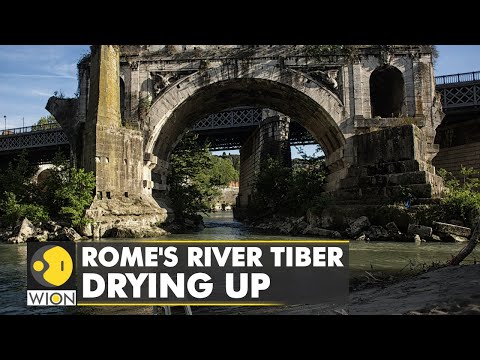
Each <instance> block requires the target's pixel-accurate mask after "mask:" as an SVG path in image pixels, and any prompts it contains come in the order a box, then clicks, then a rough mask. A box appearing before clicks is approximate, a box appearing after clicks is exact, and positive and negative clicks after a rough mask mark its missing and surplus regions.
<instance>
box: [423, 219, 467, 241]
mask: <svg viewBox="0 0 480 360" xmlns="http://www.w3.org/2000/svg"><path fill="white" fill-rule="evenodd" d="M432 225H433V228H434V229H435V231H436V232H439V233H443V234H451V235H458V236H463V237H466V238H468V237H469V236H470V235H471V234H472V229H470V228H467V227H464V226H458V225H452V224H447V223H442V222H438V221H434V222H433V223H432Z"/></svg>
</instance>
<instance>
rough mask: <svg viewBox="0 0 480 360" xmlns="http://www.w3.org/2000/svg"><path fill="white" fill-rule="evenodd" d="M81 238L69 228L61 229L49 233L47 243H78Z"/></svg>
mask: <svg viewBox="0 0 480 360" xmlns="http://www.w3.org/2000/svg"><path fill="white" fill-rule="evenodd" d="M81 238H82V237H81V236H80V235H79V234H78V233H77V232H76V231H75V230H74V229H73V228H70V227H63V228H61V229H60V230H58V231H56V232H54V233H49V235H48V241H78V240H80V239H81Z"/></svg>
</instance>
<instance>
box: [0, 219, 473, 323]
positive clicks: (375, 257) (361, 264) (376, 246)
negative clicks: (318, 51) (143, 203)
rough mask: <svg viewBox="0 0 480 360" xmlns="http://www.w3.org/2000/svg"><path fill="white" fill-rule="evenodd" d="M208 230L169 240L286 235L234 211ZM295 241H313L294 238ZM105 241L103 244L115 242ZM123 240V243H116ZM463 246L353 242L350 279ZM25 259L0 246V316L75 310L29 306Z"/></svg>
mask: <svg viewBox="0 0 480 360" xmlns="http://www.w3.org/2000/svg"><path fill="white" fill-rule="evenodd" d="M204 222H205V229H204V230H203V231H201V232H199V233H196V234H176V235H169V236H167V237H166V238H167V239H176V240H178V239H197V240H201V239H203V240H211V239H217V240H220V239H222V240H223V239H225V240H238V239H251V240H268V239H285V236H275V235H265V234H261V233H258V232H254V231H252V230H250V229H248V228H247V227H246V226H244V225H243V224H242V223H240V222H238V221H235V220H234V219H233V216H232V213H231V212H219V213H214V214H210V216H208V217H204ZM295 239H311V238H307V237H295ZM112 240H113V239H102V240H101V241H112ZM116 241H123V240H116ZM462 247H463V245H462V244H456V243H422V244H420V245H416V244H414V243H396V242H351V243H350V264H349V266H350V271H351V277H355V276H360V275H361V274H363V273H364V271H369V272H372V271H373V272H378V271H382V272H390V271H391V272H398V271H400V270H402V271H411V270H419V269H421V268H422V267H424V266H428V265H431V264H432V262H445V261H446V260H448V259H450V257H451V256H452V255H455V254H457V253H458V251H460V249H461V248H462ZM26 260H27V246H26V245H25V244H20V245H10V244H0V314H56V313H65V312H71V311H73V310H71V309H67V310H65V309H64V308H61V307H33V306H30V307H27V306H26V266H27V265H26ZM477 260H480V249H479V247H477V248H476V249H475V251H474V252H473V253H472V254H471V255H470V256H469V257H468V258H467V259H466V260H465V263H466V264H468V263H473V262H475V261H477Z"/></svg>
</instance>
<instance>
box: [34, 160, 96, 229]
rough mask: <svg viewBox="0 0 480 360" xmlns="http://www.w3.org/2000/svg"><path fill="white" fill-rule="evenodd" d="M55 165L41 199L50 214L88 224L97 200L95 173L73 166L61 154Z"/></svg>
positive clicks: (73, 221)
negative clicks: (87, 212) (89, 214)
mask: <svg viewBox="0 0 480 360" xmlns="http://www.w3.org/2000/svg"><path fill="white" fill-rule="evenodd" d="M54 164H55V167H54V168H53V169H52V173H51V175H50V176H49V177H48V178H47V179H46V180H45V183H44V191H43V197H42V199H41V202H42V203H44V205H45V206H46V207H47V208H48V210H49V213H50V214H55V215H56V216H58V218H59V219H60V220H63V221H66V222H68V223H70V224H72V226H74V227H79V226H81V225H83V224H85V223H86V219H85V218H84V215H85V210H86V209H87V208H88V207H89V206H90V204H91V203H92V200H93V189H94V188H95V176H94V175H93V173H92V172H86V171H85V170H84V169H77V168H75V167H73V166H72V165H71V164H70V163H69V162H67V161H66V160H65V159H63V158H62V156H61V155H57V156H56V158H55V160H54Z"/></svg>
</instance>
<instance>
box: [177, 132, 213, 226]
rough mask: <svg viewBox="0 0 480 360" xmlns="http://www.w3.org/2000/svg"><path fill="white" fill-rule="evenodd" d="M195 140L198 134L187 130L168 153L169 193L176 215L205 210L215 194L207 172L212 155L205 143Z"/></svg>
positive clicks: (211, 161) (210, 164) (191, 214)
mask: <svg viewBox="0 0 480 360" xmlns="http://www.w3.org/2000/svg"><path fill="white" fill-rule="evenodd" d="M197 140H198V135H196V134H194V133H188V134H187V135H185V136H184V137H183V139H182V141H181V142H180V143H179V144H178V145H177V147H176V148H175V151H174V152H173V153H172V155H171V156H170V166H171V167H170V173H169V176H168V184H170V190H169V196H170V199H171V201H172V208H173V211H174V212H175V214H176V215H177V216H179V217H182V216H193V215H195V214H196V213H197V212H207V211H208V210H209V209H210V204H209V203H210V202H211V201H212V200H213V198H214V197H215V196H217V195H218V194H219V192H218V189H217V188H216V187H214V186H213V185H212V183H211V182H210V179H211V177H210V176H209V175H208V171H209V170H211V169H212V167H213V160H212V155H211V154H210V152H209V151H208V146H207V144H201V143H199V142H198V141H197Z"/></svg>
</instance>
